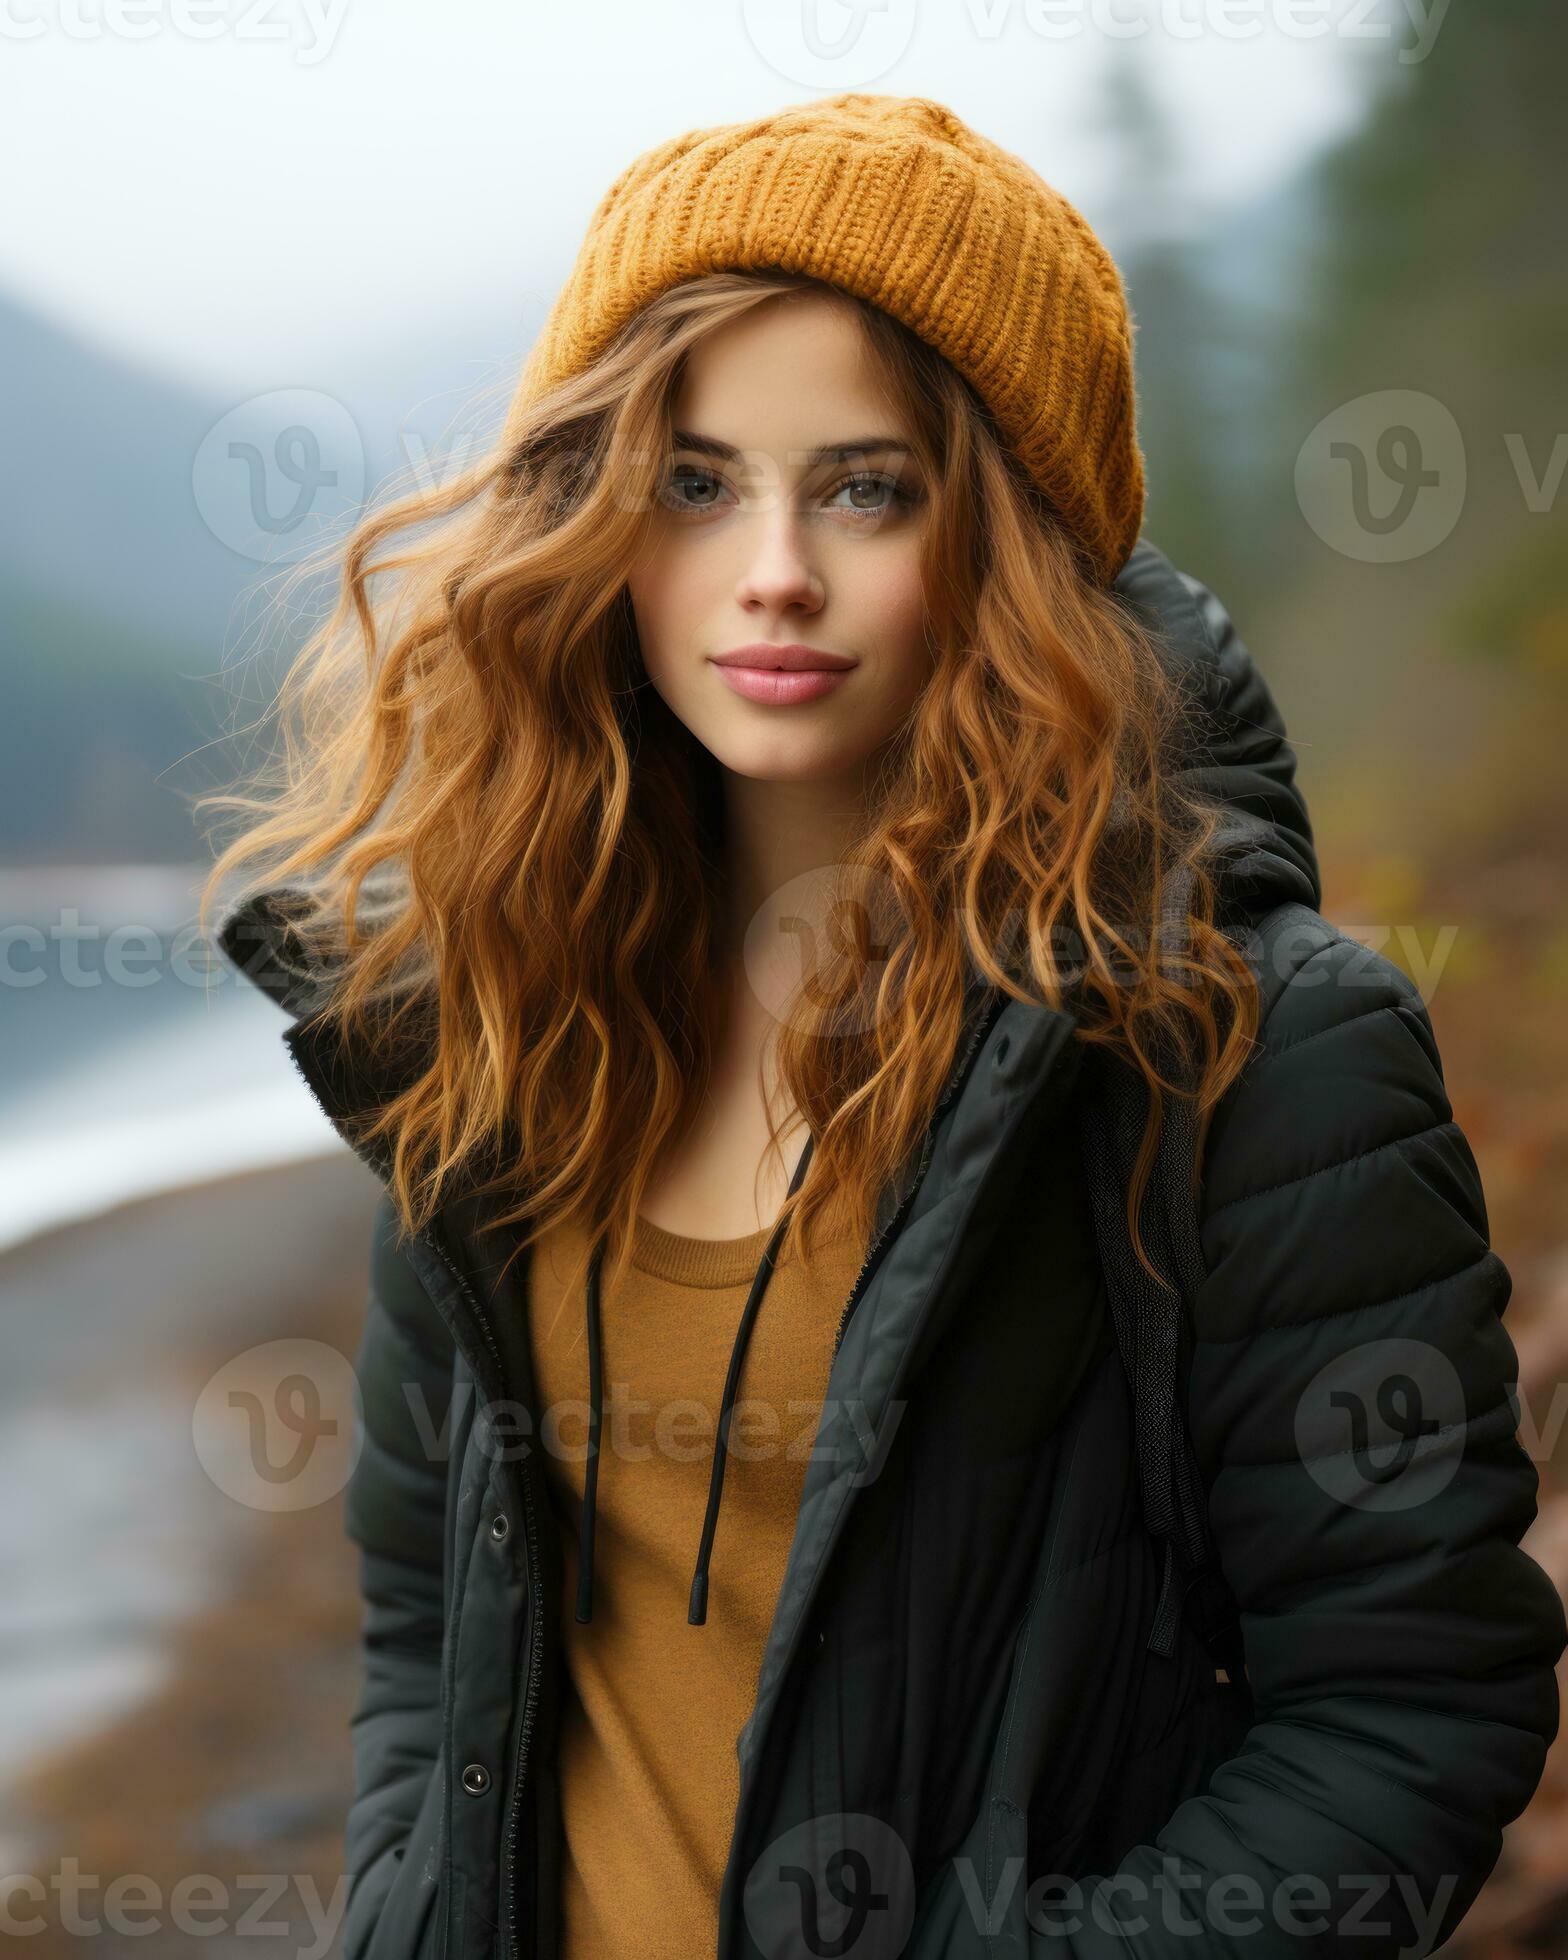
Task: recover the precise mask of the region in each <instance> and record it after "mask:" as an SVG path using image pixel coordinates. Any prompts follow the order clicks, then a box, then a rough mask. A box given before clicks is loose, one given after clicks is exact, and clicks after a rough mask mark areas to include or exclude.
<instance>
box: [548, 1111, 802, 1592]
mask: <svg viewBox="0 0 1568 1960" xmlns="http://www.w3.org/2000/svg"><path fill="white" fill-rule="evenodd" d="M814 1142H815V1139H814V1138H812V1137H809V1136H808V1137H807V1139H806V1147H805V1149H804V1150H803V1151H802V1152H801V1153H800V1162H799V1163H798V1164H797V1165H796V1166H795V1175H794V1176H793V1177H792V1178H791V1179H790V1186H789V1196H790V1197H794V1195H795V1193H796V1192H797V1191H798V1190H799V1189H800V1186H801V1180H802V1179H803V1178H804V1177H805V1175H806V1166H807V1165H808V1164H809V1163H810V1161H811V1149H812V1145H813V1143H814ZM784 1229H785V1221H784V1220H782V1219H781V1220H780V1221H779V1223H778V1225H777V1226H776V1227H775V1229H774V1232H773V1236H772V1237H771V1238H770V1239H769V1240H768V1243H767V1246H766V1248H765V1250H764V1251H763V1254H762V1258H761V1261H760V1262H759V1264H758V1266H757V1271H756V1274H755V1277H754V1278H753V1279H752V1282H751V1292H750V1294H749V1295H748V1296H747V1300H746V1307H745V1311H744V1312H743V1313H742V1315H741V1317H740V1325H739V1327H737V1328H736V1330H735V1342H734V1346H733V1347H732V1348H731V1350H730V1366H729V1373H728V1374H727V1375H726V1377H725V1380H724V1397H723V1401H722V1402H721V1404H720V1408H719V1429H718V1438H717V1442H716V1444H715V1447H714V1451H713V1472H712V1475H711V1476H710V1478H709V1480H708V1507H707V1511H706V1512H705V1514H704V1516H703V1521H702V1543H701V1545H700V1547H699V1548H698V1552H697V1569H696V1571H695V1572H694V1573H693V1575H692V1582H691V1599H690V1602H689V1603H688V1606H687V1610H686V1623H687V1625H688V1626H694V1627H696V1626H701V1625H703V1623H704V1622H705V1621H706V1619H707V1617H708V1560H709V1557H710V1555H711V1553H712V1551H713V1534H714V1532H715V1530H716V1529H717V1527H718V1522H719V1496H720V1493H721V1492H722V1490H723V1488H724V1460H725V1453H726V1451H727V1450H728V1448H729V1434H730V1417H731V1411H732V1410H733V1408H734V1405H735V1391H736V1389H737V1388H738V1387H739V1386H740V1371H741V1364H742V1362H743V1361H744V1359H745V1354H746V1343H747V1342H748V1341H749V1340H750V1338H751V1329H752V1323H753V1322H754V1321H755V1320H756V1317H757V1309H758V1308H759V1307H760V1306H761V1305H762V1296H763V1294H764V1293H765V1292H766V1291H767V1288H768V1281H769V1280H770V1279H771V1278H772V1277H773V1262H774V1259H775V1257H776V1256H777V1253H778V1248H779V1243H780V1241H781V1240H782V1239H783V1236H784ZM605 1248H606V1240H605V1239H604V1238H602V1237H601V1239H600V1240H599V1243H598V1244H597V1245H596V1246H595V1247H594V1254H593V1259H592V1261H591V1263H590V1265H589V1268H588V1293H587V1302H586V1305H587V1316H588V1461H587V1463H586V1465H585V1466H584V1470H583V1509H582V1522H581V1528H580V1531H579V1534H578V1571H577V1618H578V1620H579V1621H584V1622H586V1621H588V1620H591V1619H592V1618H593V1526H594V1510H595V1494H596V1492H597V1489H598V1483H599V1427H600V1418H601V1413H602V1408H603V1400H604V1396H603V1384H602V1381H601V1373H602V1355H601V1351H600V1345H599V1268H600V1266H601V1265H602V1264H603V1261H604V1254H605Z"/></svg>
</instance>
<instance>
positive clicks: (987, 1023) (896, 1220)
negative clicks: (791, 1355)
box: [833, 994, 1006, 1355]
mask: <svg viewBox="0 0 1568 1960" xmlns="http://www.w3.org/2000/svg"><path fill="white" fill-rule="evenodd" d="M1005 999H1006V997H1005V996H1004V995H1001V994H998V996H997V998H996V999H995V1000H993V1001H992V1002H991V1003H990V1004H989V1006H988V1007H987V1008H986V1010H985V1012H984V1013H983V1014H980V1015H977V1016H976V1018H975V1025H974V1027H973V1028H972V1029H971V1030H970V1032H969V1039H968V1040H967V1042H965V1044H964V1047H963V1050H962V1052H961V1053H960V1055H959V1058H958V1060H957V1062H956V1063H955V1064H954V1066H953V1069H952V1071H951V1072H950V1074H949V1075H948V1078H947V1084H946V1086H945V1087H944V1089H943V1091H942V1093H941V1095H940V1097H939V1098H938V1099H937V1105H936V1108H935V1109H934V1110H933V1111H932V1112H931V1120H930V1122H929V1123H927V1125H926V1128H925V1134H924V1135H923V1136H922V1137H921V1139H920V1158H919V1162H918V1163H917V1164H916V1166H915V1172H914V1175H913V1177H911V1178H910V1180H909V1182H908V1184H907V1185H906V1187H905V1189H904V1195H903V1196H902V1197H901V1198H900V1199H899V1201H898V1203H897V1205H896V1206H895V1207H894V1209H893V1214H892V1216H891V1217H890V1218H889V1219H888V1221H887V1223H886V1224H885V1225H884V1226H883V1227H882V1229H881V1231H880V1232H878V1233H877V1234H876V1235H875V1236H874V1237H873V1239H872V1241H871V1243H870V1245H869V1246H868V1247H867V1248H866V1256H865V1258H864V1259H863V1260H862V1261H861V1263H860V1271H859V1272H858V1273H856V1275H855V1283H854V1285H853V1286H851V1288H850V1289H849V1298H848V1299H847V1300H846V1301H845V1302H844V1311H843V1313H842V1314H841V1315H840V1316H839V1323H838V1332H837V1333H836V1334H835V1335H834V1336H833V1352H834V1354H835V1355H836V1354H837V1353H838V1351H839V1347H840V1345H841V1343H842V1342H843V1339H844V1334H845V1330H846V1329H847V1328H848V1326H849V1317H850V1315H851V1314H852V1313H853V1312H854V1310H855V1308H856V1307H857V1306H858V1305H859V1304H860V1296H861V1294H862V1292H863V1291H864V1290H865V1281H866V1276H867V1274H868V1273H869V1272H870V1271H871V1268H872V1266H873V1264H874V1263H875V1261H876V1257H877V1254H878V1253H879V1252H880V1251H881V1249H882V1246H883V1245H884V1244H885V1242H886V1241H887V1239H888V1238H889V1237H890V1236H891V1234H892V1233H893V1232H894V1231H895V1230H896V1229H897V1228H898V1226H899V1225H900V1224H901V1223H902V1222H903V1218H904V1214H905V1213H906V1212H907V1211H908V1210H909V1207H910V1206H911V1205H912V1204H913V1203H914V1200H915V1194H916V1192H917V1191H919V1189H920V1186H921V1183H922V1181H923V1180H924V1178H925V1174H926V1171H927V1170H928V1169H929V1168H930V1164H931V1157H932V1153H933V1152H934V1150H935V1149H936V1133H937V1126H938V1125H939V1123H940V1122H941V1120H942V1115H943V1112H944V1111H945V1110H946V1108H947V1106H948V1104H949V1103H950V1102H951V1101H952V1100H953V1097H954V1095H955V1094H956V1093H957V1090H958V1088H959V1086H960V1085H961V1083H962V1082H963V1079H964V1077H965V1075H966V1074H967V1073H968V1070H969V1064H970V1061H971V1060H972V1059H973V1056H974V1052H975V1050H976V1049H977V1048H978V1047H979V1046H980V1043H981V1042H982V1041H983V1040H984V1039H985V1037H986V1035H987V1033H988V1032H989V1031H990V1028H991V1025H992V1023H993V1022H994V1021H995V1019H996V1017H997V1015H998V1013H999V1012H1000V1011H1001V1009H1002V1007H1003V1006H1004V1004H1005Z"/></svg>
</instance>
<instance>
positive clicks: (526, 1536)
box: [419, 1223, 544, 1960]
mask: <svg viewBox="0 0 1568 1960" xmlns="http://www.w3.org/2000/svg"><path fill="white" fill-rule="evenodd" d="M419 1236H420V1237H421V1238H422V1239H423V1240H424V1242H425V1244H426V1245H428V1246H429V1247H430V1249H431V1251H432V1252H434V1253H435V1255H436V1257H437V1258H438V1259H440V1260H441V1262H442V1264H443V1265H444V1266H445V1267H446V1269H447V1270H448V1272H450V1273H451V1275H452V1277H453V1279H454V1280H455V1281H456V1282H457V1287H458V1291H459V1293H460V1294H461V1295H462V1298H463V1301H464V1304H465V1305H466V1306H467V1308H468V1310H469V1313H470V1315H471V1317H472V1318H473V1320H474V1321H475V1322H476V1323H477V1325H478V1327H479V1330H480V1332H481V1333H482V1334H483V1335H484V1339H485V1345H486V1347H487V1348H488V1349H489V1352H490V1358H491V1361H492V1363H493V1364H494V1369H495V1385H496V1389H497V1396H496V1399H497V1400H498V1401H499V1400H500V1391H501V1390H502V1389H503V1388H504V1387H505V1375H504V1371H503V1367H502V1362H501V1349H500V1346H499V1344H498V1342H497V1341H496V1338H495V1333H494V1330H493V1329H492V1328H491V1326H490V1321H489V1317H488V1315H487V1314H486V1313H485V1311H484V1309H483V1308H482V1307H481V1306H480V1304H479V1299H478V1296H477V1295H476V1294H475V1292H474V1289H473V1287H472V1285H471V1284H470V1282H469V1279H468V1276H467V1274H466V1273H464V1272H463V1270H462V1268H461V1266H460V1265H459V1264H458V1262H457V1260H456V1259H455V1258H454V1257H453V1255H452V1253H451V1252H450V1251H449V1250H448V1249H447V1245H446V1242H445V1239H444V1237H443V1236H442V1235H441V1233H440V1232H439V1231H438V1229H437V1227H436V1226H435V1225H434V1224H433V1223H432V1224H430V1225H427V1226H426V1227H425V1229H424V1230H423V1231H422V1232H421V1233H420V1234H419ZM517 1481H518V1488H519V1489H520V1490H521V1492H522V1498H523V1502H522V1511H523V1541H524V1545H525V1547H526V1550H527V1554H528V1598H529V1605H530V1614H531V1625H530V1629H529V1642H528V1682H527V1686H526V1688H525V1690H524V1695H523V1720H522V1727H521V1729H520V1730H519V1732H518V1737H517V1758H516V1762H515V1764H514V1766H513V1775H512V1786H511V1799H510V1802H509V1804H508V1808H507V1819H506V1848H505V1854H504V1864H503V1867H502V1870H503V1873H504V1877H503V1882H502V1883H503V1890H504V1892H505V1895H506V1909H507V1946H508V1951H509V1952H510V1954H511V1955H512V1960H521V1954H522V1943H521V1941H520V1939H519V1937H518V1929H517V1838H518V1823H519V1817H520V1813H521V1808H522V1805H521V1797H522V1789H523V1778H524V1775H525V1773H526V1770H527V1764H528V1745H529V1743H530V1741H531V1740H532V1739H533V1729H534V1718H535V1715H536V1712H537V1709H538V1705H539V1682H540V1679H541V1677H542V1674H543V1661H544V1654H543V1646H542V1641H543V1631H544V1612H543V1604H544V1602H543V1594H542V1587H541V1574H540V1564H539V1544H538V1520H537V1518H536V1515H535V1512H534V1499H533V1488H532V1480H531V1478H530V1477H529V1475H528V1469H527V1466H526V1465H525V1466H523V1468H522V1469H521V1471H520V1472H519V1475H518V1480H517Z"/></svg>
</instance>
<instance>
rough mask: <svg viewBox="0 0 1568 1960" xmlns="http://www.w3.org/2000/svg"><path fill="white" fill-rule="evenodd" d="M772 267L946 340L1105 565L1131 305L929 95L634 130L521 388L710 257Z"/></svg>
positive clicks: (1088, 235) (1127, 455) (1138, 476)
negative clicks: (662, 139) (650, 145)
mask: <svg viewBox="0 0 1568 1960" xmlns="http://www.w3.org/2000/svg"><path fill="white" fill-rule="evenodd" d="M772 269H783V270H786V271H790V272H798V273H803V274H807V275H809V276H811V277H814V278H817V279H820V280H823V281H824V282H826V283H827V284H829V285H833V286H837V287H840V288H842V289H843V290H844V291H845V292H848V293H853V294H855V295H857V296H858V297H859V298H861V299H864V300H869V301H870V302H871V303H872V304H873V305H874V306H878V307H880V308H881V309H882V310H883V311H884V312H885V313H890V314H892V315H893V317H894V318H895V319H897V320H901V321H902V322H903V323H904V325H905V326H906V327H908V328H909V329H910V330H911V331H912V332H913V333H916V334H918V335H919V336H920V338H921V339H922V340H925V341H927V342H929V343H930V345H931V346H933V347H935V348H936V349H937V351H938V352H939V353H941V354H943V355H944V356H945V357H946V358H947V360H948V361H949V362H951V364H952V365H953V366H954V367H955V368H956V369H957V370H958V371H959V373H960V374H962V375H963V376H964V377H965V378H966V379H967V380H968V382H969V383H970V385H971V386H972V387H973V388H974V389H975V391H976V393H977V394H978V395H979V397H980V399H981V400H982V401H983V402H984V403H985V404H986V406H987V407H988V408H989V410H990V411H991V414H992V415H993V417H994V418H995V420H996V423H997V426H998V428H999V429H1000V431H1001V434H1002V436H1003V439H1004V440H1005V441H1006V442H1007V443H1008V444H1009V446H1010V447H1011V448H1012V449H1013V451H1014V452H1015V453H1016V455H1017V456H1018V458H1019V459H1020V461H1021V462H1022V463H1023V465H1024V467H1025V468H1026V469H1027V471H1028V472H1029V475H1030V476H1031V477H1032V479H1033V480H1034V482H1035V483H1036V484H1038V486H1039V488H1040V489H1041V490H1042V491H1043V492H1044V494H1045V497H1046V499H1047V501H1048V502H1049V503H1050V505H1051V507H1052V508H1053V510H1054V511H1055V512H1056V514H1057V515H1058V516H1059V518H1060V519H1061V521H1062V523H1063V524H1064V526H1065V527H1066V529H1067V531H1068V533H1069V535H1070V536H1071V537H1073V538H1074V539H1075V540H1076V541H1077V543H1078V544H1079V545H1080V546H1081V547H1082V549H1083V551H1084V553H1085V554H1086V556H1087V559H1088V562H1089V565H1090V567H1091V569H1092V572H1093V575H1094V576H1095V577H1096V578H1098V579H1099V580H1101V581H1102V582H1103V583H1105V584H1107V585H1108V584H1109V583H1110V582H1111V581H1112V580H1113V579H1114V578H1115V576H1116V574H1117V573H1118V572H1119V571H1120V570H1121V568H1122V566H1123V564H1124V563H1125V562H1126V560H1127V557H1128V554H1129V553H1130V552H1131V550H1132V548H1133V546H1134V544H1135V543H1136V542H1137V538H1138V532H1139V529H1140V526H1141V525H1142V522H1143V459H1142V457H1141V455H1140V454H1139V451H1138V443H1137V436H1136V433H1135V419H1136V408H1135V398H1134V390H1133V367H1132V338H1133V331H1134V329H1133V323H1132V320H1131V317H1130V315H1129V312H1128V307H1127V299H1126V294H1125V292H1124V291H1123V287H1122V281H1121V278H1120V275H1119V274H1118V272H1117V269H1116V266H1115V264H1114V263H1113V262H1112V260H1111V257H1110V254H1109V253H1108V252H1107V251H1106V250H1105V247H1104V246H1103V245H1102V244H1101V243H1100V241H1099V239H1098V238H1096V236H1095V235H1094V233H1093V232H1092V231H1091V230H1090V228H1089V226H1088V224H1087V223H1086V222H1085V220H1084V218H1083V217H1082V216H1081V215H1080V213H1079V212H1078V211H1077V210H1075V209H1074V207H1073V206H1072V205H1071V204H1069V203H1068V201H1067V199H1066V198H1065V197H1063V196H1062V195H1061V194H1060V192H1058V191H1054V190H1052V188H1051V186H1050V185H1049V184H1047V183H1045V182H1044V181H1043V180H1042V179H1041V178H1040V177H1038V176H1037V175H1036V174H1035V172H1034V171H1033V170H1031V169H1030V167H1029V166H1028V164H1026V163H1025V162H1024V161H1023V160H1022V158H1020V157H1016V156H1013V155H1011V154H1010V153H1009V152H1008V151H1006V150H1003V149H1000V148H999V147H998V146H997V145H996V144H995V143H992V142H990V141H988V140H987V139H986V138H985V137H983V136H980V135H977V134H976V133H975V131H973V130H972V129H970V128H968V127H967V126H966V125H965V124H964V123H962V122H960V120H959V119H958V117H957V116H955V115H954V114H953V112H952V111H951V110H950V109H946V108H944V107H943V106H942V104H941V103H939V102H933V101H929V100H927V99H925V98H923V97H919V96H895V95H867V94H860V93H851V94H846V95H836V96H829V97H827V98H826V99H824V100H821V101H816V102H810V103H803V104H796V105H794V106H792V107H790V108H786V109H781V110H779V111H778V112H777V113H776V114H774V115H770V116H764V117H761V118H759V119H758V120H756V121H754V122H743V123H730V124H725V125H722V126H719V127H716V128H712V129H696V130H691V131H689V132H688V133H687V134H686V135H684V136H679V137H676V138H675V139H674V140H673V141H671V142H667V143H661V144H659V145H658V146H657V147H656V148H654V149H651V150H648V151H646V152H645V153H644V154H643V155H642V156H640V157H638V158H637V160H636V161H635V162H634V163H633V164H631V165H630V166H629V167H628V168H627V169H626V170H624V171H623V172H622V173H621V175H620V176H619V177H618V178H616V180H615V182H614V183H613V184H612V185H611V186H610V188H609V190H608V191H607V192H606V193H605V195H604V197H603V198H602V199H601V200H600V203H599V205H598V208H597V209H596V210H595V212H594V214H593V217H592V218H591V220H590V221H589V226H588V232H587V236H586V237H585V238H584V240H583V244H582V247H581V250H580V251H579V253H578V256H577V261H576V263H575V265H574V266H573V268H572V271H571V273H570V275H569V277H568V279H567V281H566V284H565V286H564V287H563V288H562V289H561V292H560V294H559V296H558V298H557V299H556V302H555V304H554V306H553V308H552V309H551V312H550V315H549V317H548V319H547V320H546V322H545V325H544V328H543V330H542V332H541V334H540V337H539V340H538V342H537V343H536V345H535V347H534V349H533V352H532V354H531V355H530V357H529V360H528V363H527V365H526V367H525V369H524V373H523V377H522V380H521V382H520V384H519V389H518V395H517V398H516V403H515V404H514V410H513V413H514V415H515V414H516V412H517V408H518V407H520V406H521V405H522V404H523V403H524V402H526V401H527V400H530V399H532V398H533V397H534V396H535V395H536V394H537V393H539V392H542V391H543V390H545V389H547V388H549V387H551V386H553V385H555V384H556V383H557V382H559V381H562V380H565V379H566V378H567V377H568V376H570V375H573V374H576V373H579V372H580V371H581V370H582V369H584V368H586V367H587V366H589V365H590V364H591V363H592V362H593V361H594V360H595V359H596V358H597V357H598V356H599V355H600V354H601V353H603V351H604V350H605V349H606V348H607V347H608V346H609V344H610V343H611V341H612V340H613V339H614V338H615V336H616V334H617V333H619V331H620V330H621V328H622V327H623V326H625V324H626V323H627V321H628V320H630V319H631V318H632V317H633V316H634V315H635V314H636V313H638V312H639V311H640V310H641V309H642V308H643V307H645V306H646V305H647V304H648V302H649V301H650V300H652V299H654V298H656V297H657V296H658V295H659V294H660V293H661V292H664V291H665V290H666V289H668V288H669V287H671V286H675V285H678V284H680V283H681V282H682V281H683V280H687V279H693V278H697V277H700V276H701V275H703V274H705V273H709V272H744V271H761V270H772Z"/></svg>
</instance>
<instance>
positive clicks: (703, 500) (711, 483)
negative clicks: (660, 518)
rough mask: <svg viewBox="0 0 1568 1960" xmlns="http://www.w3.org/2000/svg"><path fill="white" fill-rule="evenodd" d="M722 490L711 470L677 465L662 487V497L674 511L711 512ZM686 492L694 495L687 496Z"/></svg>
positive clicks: (685, 464) (681, 464) (690, 465)
mask: <svg viewBox="0 0 1568 1960" xmlns="http://www.w3.org/2000/svg"><path fill="white" fill-rule="evenodd" d="M722 490H723V485H722V484H721V483H720V482H719V479H718V478H717V477H716V476H715V475H714V473H713V472H712V470H702V469H697V468H695V467H694V466H693V465H692V464H690V463H677V464H676V466H675V468H674V470H673V471H672V472H671V474H670V476H669V479H668V480H667V482H666V484H665V486H664V497H665V501H666V502H667V503H669V504H671V505H673V506H674V508H675V509H676V510H712V509H713V507H714V505H715V504H716V503H718V501H719V497H720V493H721V492H722ZM688 492H694V493H695V494H694V495H688V494H687V493H688Z"/></svg>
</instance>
